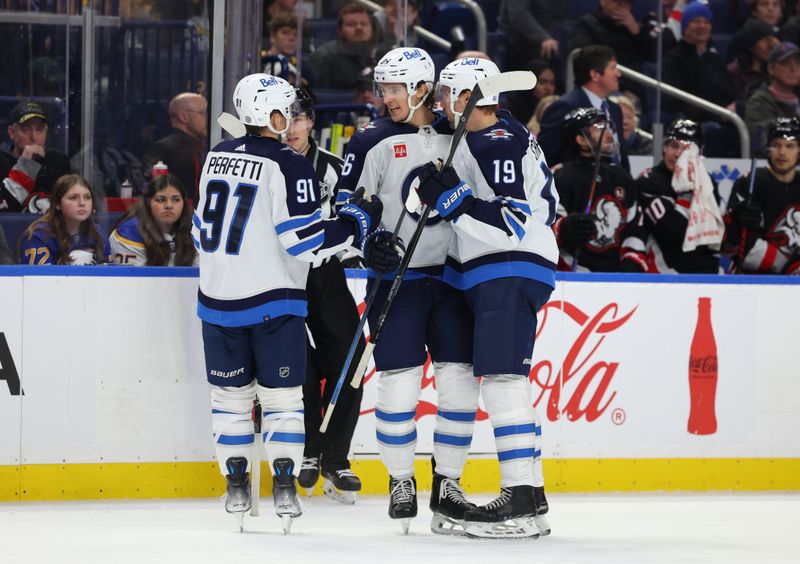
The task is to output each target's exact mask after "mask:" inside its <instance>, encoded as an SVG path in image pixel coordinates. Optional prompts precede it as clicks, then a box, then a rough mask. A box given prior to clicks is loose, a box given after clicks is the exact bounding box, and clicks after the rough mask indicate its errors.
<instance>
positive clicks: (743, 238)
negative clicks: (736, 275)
mask: <svg viewBox="0 0 800 564" xmlns="http://www.w3.org/2000/svg"><path fill="white" fill-rule="evenodd" d="M756 160H757V159H756V157H753V158H752V159H750V184H749V185H748V186H747V203H748V204H750V203H752V202H753V190H754V189H755V187H756ZM739 237H740V240H739V252H738V253H737V255H738V258H739V265H738V266H739V272H742V263H743V262H744V253H745V251H746V250H747V249H746V248H745V247H746V243H747V227H742V233H741V235H740V236H739Z"/></svg>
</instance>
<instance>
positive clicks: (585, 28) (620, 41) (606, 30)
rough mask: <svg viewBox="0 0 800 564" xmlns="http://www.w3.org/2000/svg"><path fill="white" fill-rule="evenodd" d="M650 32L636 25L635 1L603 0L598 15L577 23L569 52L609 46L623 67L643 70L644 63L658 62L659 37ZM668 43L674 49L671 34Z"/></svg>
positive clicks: (596, 13) (582, 19)
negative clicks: (657, 39)
mask: <svg viewBox="0 0 800 564" xmlns="http://www.w3.org/2000/svg"><path fill="white" fill-rule="evenodd" d="M650 31H651V30H650V29H648V28H647V27H646V26H644V25H641V24H640V23H639V22H637V21H636V18H635V17H634V16H633V12H632V11H631V0H600V1H599V6H598V8H597V10H596V11H595V12H592V13H589V14H584V15H583V16H581V17H580V18H578V21H577V22H575V27H574V28H573V29H572V34H571V35H570V38H569V51H572V50H573V49H577V48H580V47H586V46H587V45H607V46H609V47H611V48H612V49H613V50H614V53H615V54H616V57H617V60H618V61H619V63H620V64H621V65H625V66H626V67H628V68H632V69H634V70H639V69H641V68H642V62H643V61H649V60H653V59H655V54H656V39H655V36H656V34H655V33H653V34H651V33H650ZM664 41H665V42H669V45H673V44H674V37H672V35H671V34H667V35H665V36H664ZM669 45H665V46H664V49H665V50H666V49H668V47H669Z"/></svg>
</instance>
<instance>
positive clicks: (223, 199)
mask: <svg viewBox="0 0 800 564" xmlns="http://www.w3.org/2000/svg"><path fill="white" fill-rule="evenodd" d="M257 189H258V186H255V185H253V184H238V185H237V186H236V190H234V192H233V195H234V197H235V198H236V199H237V204H236V212H235V213H234V214H233V221H231V224H230V227H228V237H227V241H226V242H225V252H226V253H227V254H229V255H238V254H239V249H240V247H241V246H242V237H243V236H244V230H245V227H247V220H248V218H249V217H250V210H251V209H252V207H253V202H254V201H255V198H256V190H257ZM229 195H230V186H228V183H227V182H225V181H223V180H212V181H211V182H209V183H208V186H207V187H206V205H205V208H203V223H204V224H207V225H208V226H207V227H204V228H203V230H202V232H201V233H200V245H201V246H202V247H203V250H204V251H206V252H209V253H213V252H214V251H216V250H217V248H218V247H219V243H220V239H221V237H222V230H223V227H224V225H223V224H224V223H225V210H226V209H227V207H228V197H229Z"/></svg>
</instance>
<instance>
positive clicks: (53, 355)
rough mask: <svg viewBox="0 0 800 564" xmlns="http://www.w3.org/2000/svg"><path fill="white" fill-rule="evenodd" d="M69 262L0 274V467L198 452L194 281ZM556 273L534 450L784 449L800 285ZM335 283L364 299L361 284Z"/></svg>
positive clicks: (423, 435) (363, 451) (722, 453)
mask: <svg viewBox="0 0 800 564" xmlns="http://www.w3.org/2000/svg"><path fill="white" fill-rule="evenodd" d="M8 268H13V267H8ZM59 268H65V269H68V270H65V271H64V272H75V271H74V270H73V269H72V268H71V267H59ZM77 268H80V267H77ZM101 268H102V267H101ZM16 270H18V271H21V269H19V268H17V269H16ZM59 272H60V271H59ZM82 272H83V274H81V275H73V276H25V277H22V276H6V275H4V276H0V332H2V333H3V334H4V335H5V336H6V339H7V340H8V343H9V347H10V350H11V354H12V356H13V358H14V363H15V365H16V368H17V370H18V371H19V372H20V375H21V377H22V381H23V389H24V396H21V397H20V396H12V395H10V392H9V388H8V386H7V385H6V382H4V381H0V424H2V425H3V431H4V432H3V433H2V434H0V465H3V466H7V465H18V464H46V463H51V464H52V463H62V462H66V463H80V462H99V461H102V462H140V461H141V462H167V461H209V460H213V456H214V455H213V449H212V442H211V422H210V403H209V395H208V385H207V383H206V382H205V373H204V362H203V353H202V342H201V337H200V323H199V321H198V319H197V318H196V315H195V300H196V291H197V279H196V278H195V277H191V276H186V274H183V275H181V277H168V276H167V275H168V274H169V272H167V271H164V270H160V271H159V270H157V269H139V270H138V271H137V272H139V273H141V274H139V275H137V276H119V275H114V274H112V275H108V272H109V269H105V270H104V271H103V272H104V275H102V276H87V275H86V274H88V273H90V272H91V271H89V270H83V271H82ZM118 272H123V270H119V271H118ZM184 272H185V271H184ZM156 273H157V274H156ZM566 278H567V281H560V282H559V283H558V287H557V289H556V291H555V292H554V294H553V296H552V299H551V303H550V304H549V305H548V307H547V308H546V309H545V310H544V311H543V312H542V313H540V328H539V329H540V336H539V339H538V342H537V345H536V350H535V353H534V357H533V376H534V383H533V385H532V392H533V397H534V398H535V399H537V400H538V401H537V407H538V410H539V413H540V415H541V418H542V420H543V426H544V436H545V437H546V440H545V441H544V456H545V457H546V458H666V457H685V458H698V457H712V458H713V457H720V458H729V457H797V456H800V439H798V437H797V429H798V428H800V381H798V378H797V367H798V366H800V347H797V346H796V345H794V341H795V339H794V336H795V335H797V334H800V315H798V310H800V285H794V284H791V285H781V284H714V283H705V281H707V280H708V278H703V279H702V282H703V283H686V284H683V283H681V284H678V283H648V282H647V277H627V278H626V277H620V276H617V277H615V278H613V279H612V281H604V280H607V278H603V277H602V276H593V277H589V278H583V279H581V280H589V279H591V281H586V282H584V281H580V282H576V281H574V280H575V277H574V276H569V275H568V276H567V277H566ZM691 279H694V278H690V279H687V280H691ZM623 280H627V281H623ZM642 280H645V282H644V283H642V282H640V281H642ZM651 280H655V278H651ZM726 280H730V278H727V279H726ZM350 285H351V288H352V290H353V292H354V294H355V295H356V296H357V297H358V299H363V291H364V286H365V280H363V279H351V280H350ZM698 297H710V298H711V303H712V322H713V328H714V331H715V335H716V341H717V348H718V357H719V384H718V390H717V398H716V409H717V419H718V423H719V426H718V431H717V432H716V433H715V434H713V435H709V436H695V435H691V434H689V433H688V432H687V429H686V424H687V416H688V409H689V386H688V369H687V365H688V356H689V348H690V343H691V340H692V335H693V332H694V327H695V324H696V321H697V299H698ZM626 316H628V317H627V318H626ZM591 327H595V329H594V330H588V329H587V328H591ZM582 331H584V332H585V333H586V334H585V335H584V336H583V338H582V337H581V332H582ZM587 331H588V332H587ZM598 331H601V333H599V334H598ZM571 352H572V353H573V354H572V355H570V353H571ZM572 357H574V361H569V362H568V359H570V358H572ZM562 363H566V364H564V365H563V366H562ZM560 371H563V372H564V374H565V375H566V376H565V377H564V378H562V380H561V385H560V386H559V385H556V381H557V377H558V374H559V372H560ZM371 373H372V369H370V371H369V372H368V374H371ZM336 376H337V375H334V377H336ZM431 378H432V374H431V372H430V370H428V372H427V373H426V381H425V387H424V389H423V393H422V398H421V401H422V403H421V405H420V409H419V411H418V413H420V414H424V415H422V417H421V418H420V419H419V437H420V438H419V444H418V451H419V452H430V450H431V448H432V438H431V437H432V427H433V423H434V418H435V417H434V415H433V414H434V413H435V401H436V398H435V390H434V387H433V380H432V379H431ZM604 378H605V381H606V384H607V387H606V388H605V390H604V391H602V393H597V394H595V393H596V392H597V390H598V384H599V383H600V381H601V380H603V379H604ZM375 385H376V380H375V378H374V377H370V378H369V379H368V380H367V381H366V384H365V393H364V402H363V404H362V413H363V415H362V417H361V421H360V423H359V426H358V428H357V431H356V437H355V439H354V442H353V449H354V452H355V453H356V454H359V455H365V456H369V455H373V454H375V453H376V452H377V448H376V443H375V430H374V416H373V414H372V412H373V409H374V401H375ZM580 386H585V388H586V390H585V392H584V393H583V394H582V395H581V394H579V393H577V391H578V390H579V387H580ZM543 388H544V389H543ZM557 392H558V393H557ZM595 395H596V397H595ZM593 398H594V399H593ZM550 402H554V403H553V404H552V407H548V406H549V405H550ZM592 406H594V408H593V409H594V411H592ZM587 409H588V411H587ZM590 419H591V420H590ZM479 420H480V421H479V423H478V424H477V426H476V433H475V439H474V441H473V448H472V452H473V453H492V452H494V441H493V437H492V433H491V429H490V426H489V423H488V421H487V420H486V418H485V414H483V413H482V412H481V414H479Z"/></svg>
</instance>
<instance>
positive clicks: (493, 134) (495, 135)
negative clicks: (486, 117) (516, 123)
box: [483, 129, 512, 141]
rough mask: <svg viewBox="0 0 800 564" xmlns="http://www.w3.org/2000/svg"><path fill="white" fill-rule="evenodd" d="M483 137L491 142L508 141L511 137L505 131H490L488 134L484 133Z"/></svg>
mask: <svg viewBox="0 0 800 564" xmlns="http://www.w3.org/2000/svg"><path fill="white" fill-rule="evenodd" d="M483 135H484V136H485V137H488V138H489V139H491V140H492V141H497V140H498V139H499V140H501V141H508V140H509V139H511V137H512V135H511V133H509V132H508V131H507V130H505V129H492V130H491V131H490V132H489V133H484V134H483Z"/></svg>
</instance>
